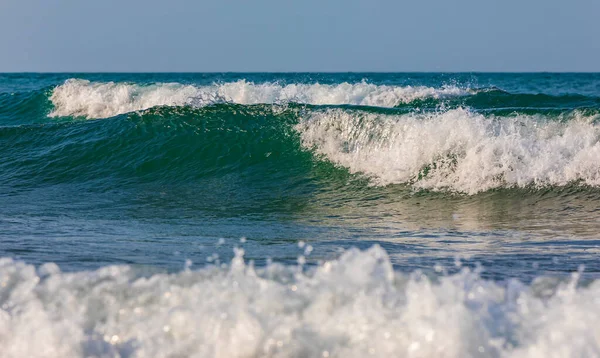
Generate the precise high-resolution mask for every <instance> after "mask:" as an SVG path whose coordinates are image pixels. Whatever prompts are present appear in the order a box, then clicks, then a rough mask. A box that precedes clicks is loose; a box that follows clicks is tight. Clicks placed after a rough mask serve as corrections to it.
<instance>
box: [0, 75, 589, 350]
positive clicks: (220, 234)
mask: <svg viewBox="0 0 600 358" xmlns="http://www.w3.org/2000/svg"><path fill="white" fill-rule="evenodd" d="M599 120H600V74H552V73H540V74H479V73H477V74H446V73H437V74H436V73H432V74H418V73H408V74H400V73H398V74H385V73H377V74H373V73H350V74H341V73H340V74H319V73H313V74H261V73H253V74H227V73H224V74H0V227H1V230H0V257H4V259H0V307H2V310H1V311H0V342H4V343H2V344H3V345H5V346H6V347H9V348H10V350H7V351H9V352H10V353H8V355H7V356H8V357H12V356H15V357H16V356H35V355H36V354H37V355H39V356H94V355H95V356H111V357H112V356H131V357H133V356H198V357H204V356H273V357H275V356H277V357H279V356H282V357H283V356H285V357H287V356H298V357H301V356H353V355H357V356H364V355H366V354H372V351H371V350H372V349H373V350H375V351H376V352H379V353H381V354H383V353H384V352H385V354H387V355H392V356H408V355H410V354H409V352H413V351H414V349H417V350H418V349H420V351H419V352H421V353H419V354H417V353H414V356H441V353H440V352H441V351H440V349H442V348H443V349H442V351H445V352H447V354H446V356H457V357H458V356H463V357H464V356H507V355H508V356H540V357H541V356H549V354H550V353H555V352H556V347H563V348H564V349H565V350H564V351H562V352H563V353H564V354H563V355H561V354H558V355H556V356H565V357H566V356H589V357H592V356H597V354H598V352H600V331H598V329H597V328H594V327H595V326H594V322H595V321H594V320H596V319H597V318H600V317H598V314H599V312H600V302H599V301H598V300H597V297H598V296H597V293H598V292H600V286H598V284H599V282H600V281H597V280H598V279H599V278H600V260H598V254H599V253H600V234H599V233H600V121H599ZM240 248H241V249H243V254H242V252H241V251H239V249H240ZM353 248H354V249H353ZM356 249H358V250H356ZM235 250H238V251H235ZM236 252H237V254H236ZM244 262H245V263H244ZM115 265H116V266H115ZM331 267H333V269H331ZM190 269H191V271H190ZM254 270H257V271H256V272H255V271H254ZM331 270H333V271H331ZM331 272H333V273H331ZM257 275H258V276H257ZM392 276H393V277H395V278H393V279H390V277H392ZM390 280H391V281H390ZM428 287H429V288H428ZM299 288H303V290H304V291H303V292H304V293H303V295H304V296H297V292H298V291H301V290H300V289H299ZM265 290H266V291H265ZM290 290H291V291H290ZM297 290H298V291H297ZM128 292H133V293H128ZM167 294H168V295H167ZM298 294H299V293H298ZM172 295H173V297H177V299H176V302H175V301H172V300H171V297H172ZM415 295H416V296H415ZM152 297H155V298H156V297H158V298H156V299H153V298H152ZM161 297H162V298H161ZM165 297H166V298H165ZM332 297H333V298H332ZM357 297H358V298H357ZM360 297H363V298H360ZM411 297H413V298H412V301H411ZM415 297H421V298H420V299H417V298H415ZM163 298H164V300H163ZM65 300H68V301H65ZM420 301H423V302H425V303H422V304H420V303H418V302H420ZM32 302H37V303H35V304H33V303H32ZM60 302H71V303H70V304H69V305H64V306H63V305H62V304H60ZM219 302H228V304H227V305H226V306H222V305H221V304H222V303H219ZM273 302H277V304H281V305H282V306H281V307H279V306H277V304H276V303H273ZM411 302H412V303H411ZM426 302H429V303H426ZM272 304H274V305H275V306H273V307H279V308H273V307H271V308H268V309H267V308H266V307H267V306H269V305H272ZM265 305H266V306H265ZM524 305H525V306H527V307H525V306H524ZM263 306H264V307H263ZM69 307H70V308H69ZM261 307H262V308H261ZM315 307H316V308H315ZM327 307H329V308H327ZM352 307H353V308H352ZM524 307H525V308H524ZM136 309H139V310H142V311H143V310H144V309H146V311H144V312H145V313H143V314H142V313H139V312H141V311H139V312H138V311H135V310H136ZM270 309H272V310H274V311H269V310H270ZM174 310H175V311H174ZM177 310H180V311H181V312H183V313H177V312H179V311H177ZM311 310H312V311H311ZM314 310H317V311H314ZM95 311H98V312H100V313H98V314H95V313H93V312H95ZM134 311H135V312H138V313H135V315H134V316H128V317H129V318H119V317H121V315H122V314H123V313H122V312H134ZM82 312H83V313H82ZM173 312H175V313H173ZM315 312H317V313H318V314H317V313H315ZM26 314H29V315H30V316H29V317H34V318H33V321H34V322H37V323H35V324H33V323H30V322H32V321H31V318H27V317H28V316H27V315H26ZM136 315H137V316H136ZM223 315H225V316H223ZM542 316H543V317H546V318H544V320H542V321H536V320H537V319H538V318H539V317H542ZM132 317H133V318H132ZM136 317H137V318H136ZM219 317H221V318H219ZM223 317H225V318H223ZM249 317H251V318H249ZM540 319H541V318H540ZM213 320H217V321H219V322H222V323H219V324H217V323H215V322H216V321H214V322H213ZM463 321H464V322H470V323H465V326H461V327H462V328H461V329H459V330H458V331H456V330H455V328H456V324H457V322H463ZM28 322H29V323H28ZM211 322H212V323H211ZM223 322H225V323H223ZM428 322H429V323H428ZM222 325H224V326H222ZM217 326H218V327H221V328H219V329H222V330H223V331H222V332H225V333H222V334H221V335H219V334H216V333H215V334H216V335H215V336H211V335H212V334H213V333H210V332H213V331H214V330H215V329H217V328H215V327H217ZM151 327H155V328H156V327H158V328H157V329H156V330H152V329H150V328H151ZM190 327H194V328H193V329H192V328H190ZM236 327H237V328H236ZM240 327H241V328H240ZM349 327H350V328H349ZM352 327H354V328H352ZM360 327H362V328H360ZM29 330H37V331H38V332H43V331H44V330H49V331H50V332H54V333H53V334H50V335H46V336H43V337H41V338H40V339H42V341H43V343H42V344H43V345H45V347H46V349H47V350H46V351H43V350H30V347H28V346H27V345H26V344H25V343H24V342H25V341H24V339H25V338H24V337H26V336H27V335H28V333H26V332H29ZM280 331H281V332H287V333H280ZM67 332H71V333H67ZM73 332H75V333H73ZM428 332H429V333H428ZM431 332H433V333H431ZM450 332H454V333H452V334H455V336H453V335H452V334H451V333H450ZM481 332H483V333H481ZM556 332H558V333H556ZM434 333H435V338H432V337H433V336H431V335H434ZM40 334H42V333H40ZM552 334H558V336H559V337H560V338H556V336H552ZM66 336H69V337H70V338H69V339H67V338H64V337H66ZM390 336H393V337H396V340H394V341H393V343H390V340H389V339H388V338H389V337H390ZM61 337H62V338H61ZM114 337H116V338H114ZM336 337H337V338H336ZM360 337H362V338H360ZM381 337H384V338H385V337H387V338H385V339H383V338H381ZM428 337H429V338H428ZM548 337H554V338H552V339H550V338H548ZM573 337H576V338H573ZM380 338H381V339H383V341H381V342H379V341H378V340H379V339H380ZM369 340H371V341H372V342H374V343H373V344H372V346H369V345H366V343H365V342H366V341H369ZM61 342H62V343H61ZM157 342H158V343H157ZM160 342H162V343H160ZM309 342H316V343H314V344H313V343H309ZM386 342H387V343H386ZM415 342H417V343H418V344H417V345H415V344H416V343H415ZM457 342H458V343H457ZM280 343H281V344H280ZM411 347H412V348H411ZM415 347H417V348H415ZM440 347H442V348H440ZM7 349H8V348H7ZM482 350H483V351H482ZM219 352H221V353H219ZM414 352H416V351H414ZM325 353H326V354H325ZM411 354H412V353H411ZM0 356H1V354H0Z"/></svg>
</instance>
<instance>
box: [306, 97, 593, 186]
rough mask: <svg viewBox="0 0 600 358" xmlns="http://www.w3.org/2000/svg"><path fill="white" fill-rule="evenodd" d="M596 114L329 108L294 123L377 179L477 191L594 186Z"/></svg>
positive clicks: (328, 151) (320, 148) (326, 150)
mask: <svg viewBox="0 0 600 358" xmlns="http://www.w3.org/2000/svg"><path fill="white" fill-rule="evenodd" d="M598 118H599V117H598V115H594V116H584V115H581V114H578V112H572V113H571V114H569V115H564V118H562V120H561V118H554V119H548V118H545V117H543V116H541V115H537V116H525V115H516V116H512V117H494V116H491V117H485V116H483V115H481V114H477V113H472V112H470V111H469V110H466V109H462V108H460V109H453V110H448V111H445V112H439V113H422V114H417V113H411V114H405V115H382V114H377V113H368V112H361V111H346V110H341V109H330V110H325V111H316V112H313V113H311V114H310V115H308V116H307V118H305V119H304V120H303V121H301V122H300V123H299V124H298V125H297V126H296V128H297V130H298V131H299V132H300V133H301V136H302V140H303V144H304V146H306V147H307V148H312V149H314V150H315V151H316V152H317V153H319V154H321V155H324V156H325V157H326V158H327V159H328V160H330V161H332V162H334V163H337V164H340V165H342V166H344V167H347V168H348V169H349V170H350V171H351V172H356V173H364V174H366V175H368V176H370V177H372V178H373V180H374V182H375V183H377V184H380V185H387V184H393V183H407V184H411V185H413V186H414V187H416V188H423V189H432V190H450V191H456V192H463V193H468V194H475V193H477V192H481V191H486V190H489V189H494V188H500V187H528V186H533V187H542V186H562V185H567V184H569V183H573V182H579V183H582V184H587V185H591V186H599V185H600V162H599V161H598V158H600V124H598V122H597V120H598Z"/></svg>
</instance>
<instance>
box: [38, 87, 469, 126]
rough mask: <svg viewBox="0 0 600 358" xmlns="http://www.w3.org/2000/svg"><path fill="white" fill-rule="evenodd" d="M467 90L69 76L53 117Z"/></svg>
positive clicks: (387, 101)
mask: <svg viewBox="0 0 600 358" xmlns="http://www.w3.org/2000/svg"><path fill="white" fill-rule="evenodd" d="M468 93H469V90H468V89H461V88H458V87H454V86H448V87H444V88H431V87H426V86H416V87H413V86H406V87H401V86H386V85H380V86H378V85H374V84H369V83H365V82H362V83H355V84H350V83H341V84H336V85H326V84H318V83H317V84H288V85H280V84H277V83H261V84H255V83H252V82H248V81H245V80H240V81H236V82H228V83H221V84H213V85H209V86H194V85H183V84H179V83H159V84H152V85H145V86H140V85H137V84H129V83H115V82H106V83H102V82H90V81H88V80H80V79H69V80H67V81H66V82H65V83H64V84H62V85H60V86H58V87H57V88H55V89H54V91H53V93H52V96H51V97H50V99H51V101H52V103H53V104H54V107H55V109H54V111H53V112H52V113H51V114H50V115H51V116H82V117H86V118H106V117H112V116H116V115H118V114H122V113H127V112H132V111H139V110H142V109H148V108H152V107H156V106H184V105H194V106H203V105H209V104H214V103H218V102H229V103H238V104H258V103H287V102H297V103H307V104H316V105H324V104H353V105H364V106H382V107H394V106H396V105H398V104H401V103H408V102H411V101H413V100H415V99H419V98H425V97H432V98H443V97H448V96H458V95H467V94H468Z"/></svg>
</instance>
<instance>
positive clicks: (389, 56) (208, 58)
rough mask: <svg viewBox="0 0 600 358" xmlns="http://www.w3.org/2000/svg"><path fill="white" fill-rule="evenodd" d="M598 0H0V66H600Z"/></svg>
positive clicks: (222, 68) (429, 68)
mask: <svg viewBox="0 0 600 358" xmlns="http://www.w3.org/2000/svg"><path fill="white" fill-rule="evenodd" d="M599 14H600V1H599V0H571V1H557V0H453V1H451V0H418V1H416V0H413V1H392V0H363V1H356V0H345V1H342V0H303V1H285V0H278V1H277V0H255V1H242V0H201V1H191V0H170V1H166V0H162V1H158V0H144V1H142V0H120V1H116V0H104V1H100V0H98V1H84V0H1V1H0V51H1V54H0V72H4V71H42V72H44V71H61V72H75V71H95V72H103V71H121V72H129V71H135V72H138V71H149V72H153V71H166V72H171V71H174V72H177V71H181V72H186V71H191V72H205V71H600V19H599V17H598V16H599Z"/></svg>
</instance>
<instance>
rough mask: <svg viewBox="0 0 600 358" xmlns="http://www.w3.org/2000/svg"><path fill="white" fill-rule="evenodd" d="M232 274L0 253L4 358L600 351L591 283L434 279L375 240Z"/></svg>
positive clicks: (598, 307) (237, 268)
mask: <svg viewBox="0 0 600 358" xmlns="http://www.w3.org/2000/svg"><path fill="white" fill-rule="evenodd" d="M242 254H243V253H242V251H241V250H238V252H237V254H236V258H235V259H234V260H233V261H232V263H231V265H229V267H228V268H203V269H200V270H198V271H190V270H185V271H183V272H180V273H178V274H170V275H167V274H157V275H154V276H151V277H147V278H140V277H139V276H138V275H136V274H135V273H134V270H133V269H132V268H131V267H128V266H113V267H105V268H102V269H100V270H98V271H94V272H78V273H61V272H60V270H59V269H58V267H57V266H56V265H54V264H45V265H43V266H41V267H39V268H37V269H36V268H35V267H34V266H31V265H27V264H24V263H22V262H18V261H13V260H11V259H1V260H0V307H1V308H0V345H1V347H2V349H1V350H0V356H2V357H3V358H13V357H15V358H17V357H18V358H22V357H32V358H33V357H45V358H52V357H89V356H94V357H227V358H233V357H348V358H352V357H361V358H363V357H368V356H374V357H544V358H546V357H595V356H598V354H599V353H600V326H599V325H598V322H599V321H600V299H599V298H598V297H600V282H598V281H596V282H593V283H592V284H590V285H589V286H587V287H586V288H577V280H576V275H575V278H574V279H573V280H572V282H567V283H562V284H558V285H557V284H556V283H554V284H549V283H548V282H549V281H540V280H538V282H534V283H533V284H532V285H531V286H527V285H523V284H521V283H519V282H517V281H509V282H508V283H505V284H502V285H501V284H497V283H494V282H492V281H486V280H483V279H481V278H480V277H479V275H478V274H477V273H476V272H473V271H469V270H468V269H464V270H463V271H462V272H460V273H458V274H455V275H450V276H441V277H440V278H439V279H438V280H435V281H431V280H430V279H428V278H427V277H424V276H422V275H420V274H419V273H413V274H411V275H404V274H401V273H398V272H394V271H393V269H392V265H391V263H390V260H389V258H388V256H387V254H386V252H385V251H384V250H383V249H381V248H379V247H378V246H374V247H372V248H371V249H369V250H366V251H362V252H361V251H358V250H349V251H347V252H346V253H344V254H343V255H342V256H341V257H340V258H339V259H337V260H333V261H330V262H326V263H324V264H322V265H321V266H319V267H318V268H316V269H313V270H311V271H310V272H308V273H306V272H302V270H301V269H299V267H297V266H283V265H277V264H271V265H270V266H268V267H267V268H265V269H260V270H257V269H254V268H253V266H252V265H248V264H246V263H244V261H243V257H242Z"/></svg>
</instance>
